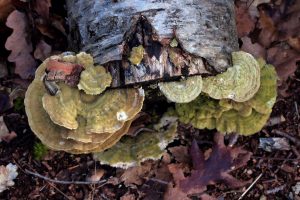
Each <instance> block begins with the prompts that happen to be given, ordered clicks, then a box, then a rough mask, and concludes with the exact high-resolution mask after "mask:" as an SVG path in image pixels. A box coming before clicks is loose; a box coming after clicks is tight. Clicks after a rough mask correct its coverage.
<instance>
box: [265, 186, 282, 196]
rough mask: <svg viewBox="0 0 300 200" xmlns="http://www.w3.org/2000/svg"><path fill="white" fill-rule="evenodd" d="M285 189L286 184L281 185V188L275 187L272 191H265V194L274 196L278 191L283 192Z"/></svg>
mask: <svg viewBox="0 0 300 200" xmlns="http://www.w3.org/2000/svg"><path fill="white" fill-rule="evenodd" d="M285 187H286V184H283V185H281V186H278V187H275V188H273V189H270V190H267V191H266V194H275V193H276V192H279V191H280V190H283V189H284V188H285Z"/></svg>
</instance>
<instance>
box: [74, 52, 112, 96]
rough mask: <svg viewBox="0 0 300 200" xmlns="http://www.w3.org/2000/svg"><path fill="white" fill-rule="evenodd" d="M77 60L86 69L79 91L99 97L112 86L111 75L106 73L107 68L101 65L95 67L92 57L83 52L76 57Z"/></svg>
mask: <svg viewBox="0 0 300 200" xmlns="http://www.w3.org/2000/svg"><path fill="white" fill-rule="evenodd" d="M76 60H77V62H78V63H80V64H81V65H82V66H83V67H84V68H85V70H84V71H83V72H81V74H80V81H79V84H78V85H77V87H78V89H79V90H83V91H84V92H85V93H87V94H91V95H97V94H100V93H102V92H103V91H104V90H105V89H106V88H107V87H109V86H110V84H111V81H112V77H111V75H110V73H108V72H106V70H105V68H104V67H102V66H100V65H98V66H94V60H93V57H92V56H91V55H89V54H86V53H84V52H81V53H79V54H77V55H76Z"/></svg>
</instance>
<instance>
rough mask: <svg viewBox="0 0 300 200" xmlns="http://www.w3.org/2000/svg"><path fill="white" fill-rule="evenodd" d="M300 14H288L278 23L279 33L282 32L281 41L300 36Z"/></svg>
mask: <svg viewBox="0 0 300 200" xmlns="http://www.w3.org/2000/svg"><path fill="white" fill-rule="evenodd" d="M299 19H300V12H299V11H298V10H297V11H295V12H287V13H286V14H285V15H283V16H282V18H281V20H280V22H279V23H278V31H279V32H280V39H281V40H287V39H288V38H289V37H297V36H300V34H299V33H300V26H299V23H300V20H299Z"/></svg>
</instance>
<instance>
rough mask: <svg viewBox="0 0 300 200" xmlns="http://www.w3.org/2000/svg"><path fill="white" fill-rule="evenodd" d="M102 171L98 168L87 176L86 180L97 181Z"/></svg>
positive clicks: (101, 175)
mask: <svg viewBox="0 0 300 200" xmlns="http://www.w3.org/2000/svg"><path fill="white" fill-rule="evenodd" d="M104 173H105V171H104V169H98V170H96V171H95V172H94V173H93V174H92V176H90V177H87V181H92V182H97V181H99V180H100V179H101V178H102V177H103V175H104Z"/></svg>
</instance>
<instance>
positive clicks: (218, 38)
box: [67, 0, 238, 87]
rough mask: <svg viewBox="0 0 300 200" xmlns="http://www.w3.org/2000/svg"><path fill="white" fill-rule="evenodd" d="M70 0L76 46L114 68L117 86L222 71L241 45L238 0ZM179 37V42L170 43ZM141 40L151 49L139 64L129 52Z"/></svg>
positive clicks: (73, 36) (72, 44) (74, 46)
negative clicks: (238, 29) (237, 29)
mask: <svg viewBox="0 0 300 200" xmlns="http://www.w3.org/2000/svg"><path fill="white" fill-rule="evenodd" d="M67 4H68V15H69V25H70V32H71V34H70V35H71V36H70V44H71V49H72V50H75V51H79V50H81V51H86V52H88V53H91V54H92V55H93V56H94V58H95V62H96V63H98V64H101V65H104V66H105V67H106V68H107V69H108V70H109V71H110V72H111V73H112V76H113V87H118V86H123V85H128V84H134V83H141V82H146V81H153V80H156V81H157V80H161V79H164V80H168V79H172V78H174V77H178V76H182V75H184V76H190V75H194V74H203V75H212V74H216V73H220V72H223V71H225V70H226V69H227V68H228V67H229V66H230V65H231V60H230V57H231V56H230V54H231V52H232V51H236V50H238V42H237V34H236V26H235V16H234V5H233V4H234V3H233V0H209V1H208V0H185V1H183V0H120V1H109V0H89V1H84V0H67ZM174 38H175V39H176V40H177V41H178V46H177V47H170V42H171V40H172V39H174ZM138 45H143V47H144V48H145V53H144V57H143V60H142V62H141V63H140V64H138V65H134V64H132V63H130V62H129V60H128V57H129V55H130V51H131V49H132V48H133V47H136V46H138ZM170 52H173V53H174V52H175V58H176V59H174V54H173V59H171V56H170V55H171V54H170ZM177 61H178V63H177Z"/></svg>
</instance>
